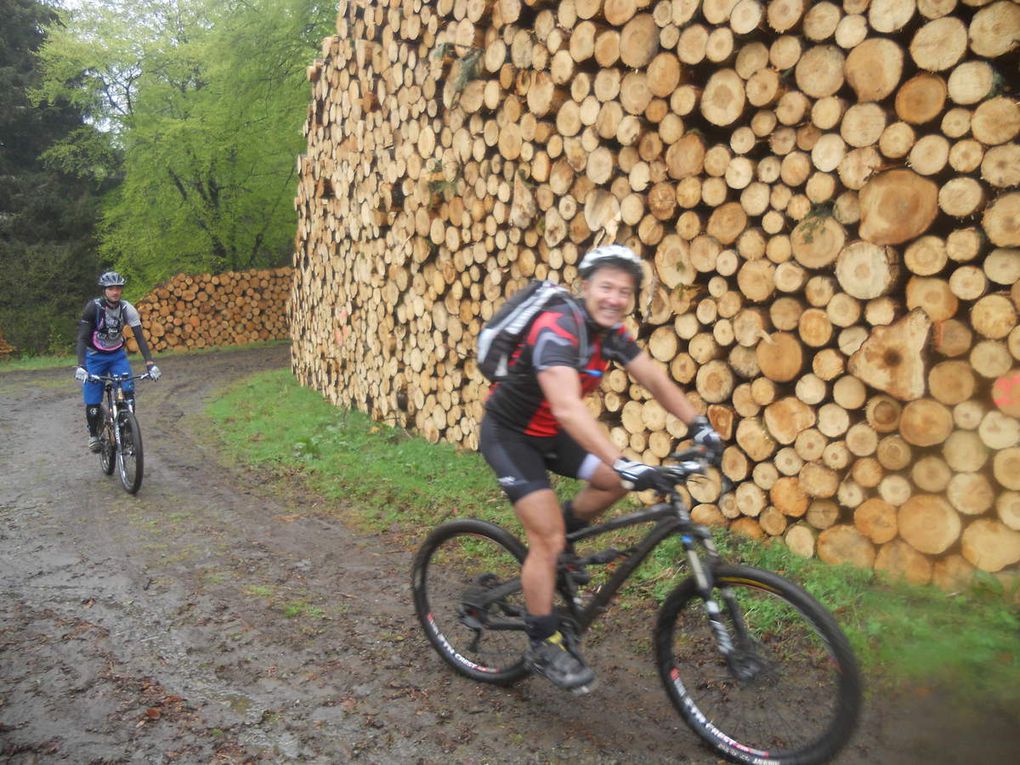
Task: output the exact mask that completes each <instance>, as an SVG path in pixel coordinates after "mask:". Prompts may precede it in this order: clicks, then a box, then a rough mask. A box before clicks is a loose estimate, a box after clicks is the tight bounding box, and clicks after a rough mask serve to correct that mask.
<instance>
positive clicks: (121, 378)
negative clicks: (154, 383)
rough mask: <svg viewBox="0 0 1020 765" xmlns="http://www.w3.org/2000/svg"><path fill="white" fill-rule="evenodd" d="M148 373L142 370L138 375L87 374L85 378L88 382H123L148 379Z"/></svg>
mask: <svg viewBox="0 0 1020 765" xmlns="http://www.w3.org/2000/svg"><path fill="white" fill-rule="evenodd" d="M148 379H150V378H149V373H148V372H142V373H141V374H140V375H89V376H88V377H86V378H85V380H86V382H90V383H124V382H127V381H128V380H148Z"/></svg>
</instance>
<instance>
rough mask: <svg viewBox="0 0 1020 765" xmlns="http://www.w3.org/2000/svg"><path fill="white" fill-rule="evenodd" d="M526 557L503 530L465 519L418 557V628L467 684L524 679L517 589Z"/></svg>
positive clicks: (434, 536)
mask: <svg viewBox="0 0 1020 765" xmlns="http://www.w3.org/2000/svg"><path fill="white" fill-rule="evenodd" d="M526 554H527V550H526V549H525V547H524V545H523V544H521V542H520V541H518V540H517V539H516V538H515V537H514V536H513V535H512V534H510V533H508V532H507V531H505V530H504V529H501V528H500V527H498V526H495V525H493V524H491V523H486V522H485V521H478V520H470V519H467V520H458V521H452V522H449V523H444V524H443V525H442V526H440V527H439V528H437V529H436V530H435V531H433V532H432V533H431V534H430V535H429V537H428V539H426V540H425V543H424V544H423V545H422V546H421V549H419V550H418V553H417V555H415V558H414V563H413V566H412V572H411V587H412V589H413V591H414V608H415V612H416V613H417V615H418V621H419V622H421V626H422V628H423V629H424V630H425V634H426V635H427V636H428V639H429V641H430V642H431V643H432V646H433V648H435V649H436V651H437V652H438V653H439V655H440V656H442V657H443V659H444V660H445V661H446V662H447V663H448V664H449V665H450V666H452V667H453V668H454V669H455V670H457V671H458V672H460V673H461V674H462V675H465V676H467V677H470V678H471V679H472V680H478V681H480V682H484V683H495V684H500V685H507V684H510V683H513V682H516V681H517V680H520V679H521V678H523V677H524V676H526V675H527V674H528V672H527V670H526V669H525V667H524V658H523V657H524V651H525V650H526V649H527V646H528V639H527V636H526V635H525V633H524V614H525V606H524V594H523V593H522V592H521V588H520V576H521V563H522V562H523V561H524V557H525V555H526ZM497 588H499V589H498V590H497ZM494 592H499V593H500V594H499V595H498V597H495V598H493V597H492V595H493V593H494Z"/></svg>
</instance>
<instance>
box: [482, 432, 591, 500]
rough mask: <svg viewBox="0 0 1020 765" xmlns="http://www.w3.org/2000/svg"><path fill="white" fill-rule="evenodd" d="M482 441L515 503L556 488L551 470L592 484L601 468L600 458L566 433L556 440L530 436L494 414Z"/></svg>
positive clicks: (557, 436) (490, 464) (486, 456)
mask: <svg viewBox="0 0 1020 765" xmlns="http://www.w3.org/2000/svg"><path fill="white" fill-rule="evenodd" d="M478 441H479V443H478V448H479V449H480V450H481V452H482V455H483V456H484V457H485V461H486V462H488V463H489V467H491V468H492V469H493V471H495V473H496V476H497V479H498V480H499V485H500V486H501V487H502V489H503V491H504V492H505V493H506V495H507V497H509V499H510V501H511V502H514V503H516V502H517V501H518V500H520V499H523V498H524V497H526V496H527V495H529V494H531V493H532V492H535V491H539V490H540V489H549V488H552V487H551V486H550V484H549V475H548V473H547V472H546V471H547V470H551V471H553V472H554V473H556V474H557V475H562V476H566V477H568V478H579V479H581V480H582V481H590V480H591V477H592V475H594V473H595V468H596V467H598V464H599V458H598V457H596V456H595V455H594V454H591V453H589V452H587V451H585V449H584V448H582V446H581V445H580V444H579V443H577V441H575V440H574V439H573V438H571V437H570V436H569V435H568V434H567V433H566V432H564V431H563V430H561V431H560V432H559V433H558V434H556V435H555V436H528V435H525V434H524V433H519V432H517V431H516V430H512V429H511V428H508V427H506V426H504V425H501V424H500V423H499V421H498V420H496V418H494V417H493V416H492V415H490V414H486V415H485V417H484V418H483V419H482V429H481V433H480V435H479V439H478Z"/></svg>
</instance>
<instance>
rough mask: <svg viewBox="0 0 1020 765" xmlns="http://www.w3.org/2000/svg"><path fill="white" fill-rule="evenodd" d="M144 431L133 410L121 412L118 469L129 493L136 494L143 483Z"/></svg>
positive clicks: (121, 480)
mask: <svg viewBox="0 0 1020 765" xmlns="http://www.w3.org/2000/svg"><path fill="white" fill-rule="evenodd" d="M143 464H144V463H143V461H142V431H141V429H140V428H139V427H138V420H136V419H135V416H134V415H133V414H132V413H131V412H126V411H125V412H121V413H120V449H118V450H117V470H118V472H119V473H120V482H121V483H122V484H123V485H124V490H125V491H126V492H127V493H128V494H134V493H135V492H137V491H138V489H139V488H140V487H141V485H142V467H143Z"/></svg>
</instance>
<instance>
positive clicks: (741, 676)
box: [680, 534, 762, 682]
mask: <svg viewBox="0 0 1020 765" xmlns="http://www.w3.org/2000/svg"><path fill="white" fill-rule="evenodd" d="M680 538H681V541H682V542H683V545H684V549H685V551H686V553H687V561H688V565H689V566H690V568H691V573H692V574H693V575H694V582H695V585H696V586H697V589H698V594H699V595H700V596H701V602H702V603H703V604H704V607H705V613H706V614H707V615H708V621H709V624H710V626H711V628H712V633H713V635H714V636H715V642H716V647H717V648H718V649H719V653H720V655H721V656H722V657H723V658H724V659H726V664H727V666H729V668H730V671H731V672H732V673H733V675H734V676H735V677H736V678H737V679H738V680H740V681H742V682H747V681H750V680H753V679H754V678H755V677H756V676H757V675H758V672H759V671H760V670H761V668H762V667H761V662H760V661H758V660H757V658H756V657H755V656H754V653H753V652H751V654H748V653H747V652H746V651H744V650H740V649H738V648H737V645H736V644H735V643H734V640H733V636H732V635H731V634H730V630H729V629H728V628H727V626H726V623H725V621H724V620H723V611H722V608H720V604H719V601H717V600H716V599H715V597H714V596H713V594H712V593H713V590H714V589H716V582H715V576H714V574H713V573H712V572H711V571H710V570H709V569H708V567H706V566H705V565H704V563H703V562H702V560H701V556H700V555H699V554H698V551H697V549H696V548H695V545H694V537H693V536H692V535H690V534H681V536H680ZM701 542H702V544H703V545H704V546H705V550H706V551H707V552H708V554H709V556H710V557H713V558H714V557H715V556H716V550H715V543H714V542H712V539H711V538H710V537H708V536H707V535H706V536H704V537H703V538H702V539H701ZM718 589H719V591H720V592H721V593H722V598H723V601H724V605H725V607H726V610H727V612H728V613H729V614H730V617H731V618H732V619H733V627H734V630H735V631H736V633H737V637H738V642H739V644H740V645H744V646H748V645H750V644H751V641H749V640H748V639H747V624H746V623H745V622H744V617H743V614H742V613H741V611H740V607H739V605H738V604H737V599H736V596H735V595H734V594H733V590H731V589H730V588H729V587H727V586H722V587H719V588H718Z"/></svg>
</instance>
